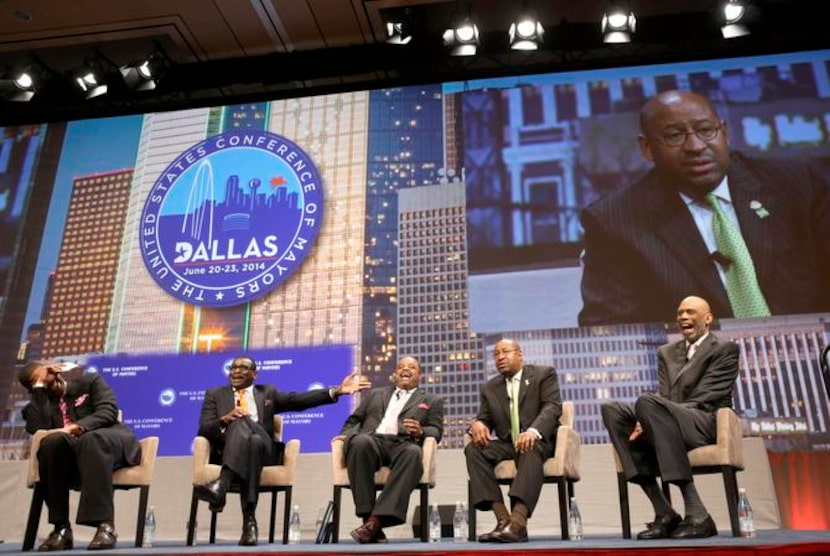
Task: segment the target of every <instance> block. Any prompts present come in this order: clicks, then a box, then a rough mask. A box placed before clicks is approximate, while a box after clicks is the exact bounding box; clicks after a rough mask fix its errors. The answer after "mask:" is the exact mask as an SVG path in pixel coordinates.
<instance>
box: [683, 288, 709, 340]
mask: <svg viewBox="0 0 830 556" xmlns="http://www.w3.org/2000/svg"><path fill="white" fill-rule="evenodd" d="M713 320H714V317H713V316H712V310H711V308H710V307H709V303H708V302H707V301H706V300H705V299H703V298H702V297H697V296H694V295H690V296H689V297H687V298H685V299H683V301H681V302H680V305H679V306H678V307H677V326H678V327H679V328H680V333H681V334H683V337H684V338H686V341H687V342H689V343H694V342H696V341H697V340H698V339H699V338H700V337H701V336H703V335H704V334H706V333H707V332H709V325H711V324H712V321H713Z"/></svg>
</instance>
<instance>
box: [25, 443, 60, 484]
mask: <svg viewBox="0 0 830 556" xmlns="http://www.w3.org/2000/svg"><path fill="white" fill-rule="evenodd" d="M62 431H63V429H40V430H37V431H35V434H33V435H32V443H31V445H30V446H29V472H28V474H27V476H26V486H27V487H29V488H32V487H33V486H35V483H36V482H38V481H40V471H39V469H38V461H37V451H38V450H39V449H40V443H41V442H43V439H44V438H46V437H47V436H49V435H50V434H56V433H59V432H62Z"/></svg>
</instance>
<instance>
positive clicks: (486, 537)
mask: <svg viewBox="0 0 830 556" xmlns="http://www.w3.org/2000/svg"><path fill="white" fill-rule="evenodd" d="M508 525H510V520H509V519H500V520H499V521H498V523H496V527H495V529H493V530H492V531H490V532H488V533H484V534H483V535H479V536H478V542H499V541H498V540H496V535H497V534H499V533H501V532H502V531H504V529H505V528H506V527H507V526H508Z"/></svg>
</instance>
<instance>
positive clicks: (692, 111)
mask: <svg viewBox="0 0 830 556" xmlns="http://www.w3.org/2000/svg"><path fill="white" fill-rule="evenodd" d="M640 128H641V134H640V136H639V138H638V141H639V145H640V152H641V153H642V155H643V157H645V158H646V159H647V160H649V161H651V162H653V163H654V168H655V170H656V171H657V173H658V174H659V175H660V177H661V179H662V181H663V183H665V184H666V185H668V186H670V187H673V188H675V189H677V190H679V191H681V192H683V193H685V194H686V195H688V196H690V197H692V198H693V199H702V198H703V197H704V196H705V195H706V194H707V193H709V192H710V191H712V189H714V188H715V187H716V186H717V185H718V184H719V183H720V182H721V180H722V179H723V177H724V176H725V175H726V172H727V170H728V168H729V134H728V132H727V129H726V122H724V121H722V120H721V119H720V118H719V117H718V115H717V113H716V112H715V109H714V108H713V107H712V105H711V103H710V102H709V101H708V100H707V99H706V98H705V97H702V96H700V95H698V94H695V93H692V92H689V91H667V92H664V93H661V94H659V95H657V96H656V97H654V98H652V99H651V100H649V101H648V102H647V103H646V104H645V105H644V106H643V109H642V110H641V112H640Z"/></svg>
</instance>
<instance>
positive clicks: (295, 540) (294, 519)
mask: <svg viewBox="0 0 830 556" xmlns="http://www.w3.org/2000/svg"><path fill="white" fill-rule="evenodd" d="M288 544H300V507H299V506H294V508H292V510H291V519H290V520H289V521H288Z"/></svg>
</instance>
